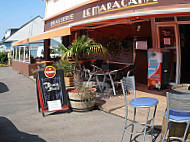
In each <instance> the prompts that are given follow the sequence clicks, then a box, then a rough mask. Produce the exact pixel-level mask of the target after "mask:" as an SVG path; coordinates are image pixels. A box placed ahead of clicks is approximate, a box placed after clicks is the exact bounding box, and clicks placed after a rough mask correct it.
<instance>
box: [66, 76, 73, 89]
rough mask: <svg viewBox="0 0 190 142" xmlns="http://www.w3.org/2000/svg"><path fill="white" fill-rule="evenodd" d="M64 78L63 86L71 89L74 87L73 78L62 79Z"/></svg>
mask: <svg viewBox="0 0 190 142" xmlns="http://www.w3.org/2000/svg"><path fill="white" fill-rule="evenodd" d="M64 78H65V86H66V87H72V86H74V77H64Z"/></svg>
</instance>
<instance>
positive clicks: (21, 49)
mask: <svg viewBox="0 0 190 142" xmlns="http://www.w3.org/2000/svg"><path fill="white" fill-rule="evenodd" d="M20 61H24V47H20Z"/></svg>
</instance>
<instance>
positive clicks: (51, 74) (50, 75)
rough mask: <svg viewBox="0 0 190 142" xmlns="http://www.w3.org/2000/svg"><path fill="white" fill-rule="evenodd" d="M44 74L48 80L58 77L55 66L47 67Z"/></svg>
mask: <svg viewBox="0 0 190 142" xmlns="http://www.w3.org/2000/svg"><path fill="white" fill-rule="evenodd" d="M44 74H45V76H46V77H48V78H53V77H54V76H55V75H56V69H55V68H54V67H53V66H47V67H46V68H45V70H44Z"/></svg>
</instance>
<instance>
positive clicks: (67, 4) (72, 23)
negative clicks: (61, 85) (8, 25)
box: [15, 0, 190, 84]
mask: <svg viewBox="0 0 190 142" xmlns="http://www.w3.org/2000/svg"><path fill="white" fill-rule="evenodd" d="M46 4H47V6H46V15H45V19H44V21H45V25H44V33H43V34H42V35H39V36H36V37H32V38H30V39H29V42H34V41H37V40H42V39H44V40H45V45H46V47H47V48H48V39H51V38H53V37H62V43H63V44H65V45H69V44H70V42H71V41H72V40H74V39H76V38H77V37H78V36H81V35H83V34H85V35H87V36H89V37H92V38H94V40H95V41H96V42H98V43H102V44H103V45H107V48H108V49H109V51H110V52H111V57H110V60H114V61H118V62H123V63H126V64H135V65H136V79H137V82H139V83H144V84H146V83H147V70H148V63H147V51H148V49H150V48H164V49H167V50H169V51H170V64H171V67H170V72H171V73H170V82H171V83H174V84H178V83H189V79H188V78H190V67H188V66H187V65H186V64H187V62H188V61H189V60H190V59H189V58H190V56H189V54H190V49H189V45H188V44H189V42H188V39H189V31H190V1H187V0H81V1H77V2H76V1H75V0H46ZM22 42H24V41H22ZM22 42H17V43H15V45H18V44H22Z"/></svg>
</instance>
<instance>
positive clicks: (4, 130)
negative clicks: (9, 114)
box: [0, 117, 45, 142]
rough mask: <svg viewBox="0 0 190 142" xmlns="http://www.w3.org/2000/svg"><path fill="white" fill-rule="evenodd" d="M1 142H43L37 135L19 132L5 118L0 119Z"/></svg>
mask: <svg viewBox="0 0 190 142" xmlns="http://www.w3.org/2000/svg"><path fill="white" fill-rule="evenodd" d="M0 141H1V142H45V140H43V139H41V138H40V137H38V135H31V134H27V133H24V132H21V131H19V130H18V129H17V128H16V127H15V126H14V124H13V123H12V122H11V121H10V120H9V119H7V118H5V117H0Z"/></svg>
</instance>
